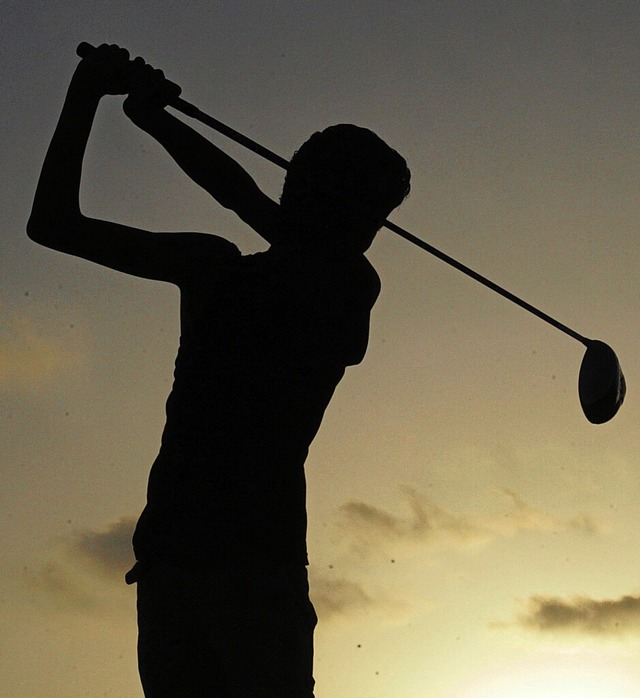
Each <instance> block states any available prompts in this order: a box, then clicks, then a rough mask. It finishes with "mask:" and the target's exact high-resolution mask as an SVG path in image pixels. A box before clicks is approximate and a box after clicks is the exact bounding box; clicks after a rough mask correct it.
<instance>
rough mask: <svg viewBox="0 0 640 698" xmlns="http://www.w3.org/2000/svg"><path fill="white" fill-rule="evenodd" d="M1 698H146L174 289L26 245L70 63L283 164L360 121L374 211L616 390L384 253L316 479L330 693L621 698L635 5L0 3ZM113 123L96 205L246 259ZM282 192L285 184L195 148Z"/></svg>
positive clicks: (634, 624) (119, 119)
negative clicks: (126, 577)
mask: <svg viewBox="0 0 640 698" xmlns="http://www.w3.org/2000/svg"><path fill="white" fill-rule="evenodd" d="M0 9H1V12H0V39H1V40H0V57H1V58H2V66H3V72H2V77H1V80H0V90H1V92H2V104H3V107H4V118H3V125H4V127H3V146H2V158H1V159H0V168H2V182H3V185H2V187H1V189H0V197H1V200H0V225H1V230H2V236H1V237H0V246H1V247H0V391H1V393H0V394H1V396H2V397H1V400H0V437H1V443H2V449H0V530H2V536H1V537H0V558H1V559H2V560H3V564H2V566H1V567H0V695H3V696H7V697H10V698H27V697H28V698H44V697H45V696H46V697H47V698H80V697H81V696H82V697H84V696H105V697H106V696H114V697H115V696H118V697H119V698H141V696H142V691H141V689H140V686H139V681H138V677H137V670H136V663H135V642H136V627H135V590H134V589H133V588H131V587H127V586H125V585H124V584H123V580H122V578H123V574H124V572H125V571H126V570H127V569H128V565H130V563H131V558H132V556H131V552H130V535H131V531H132V527H133V525H134V523H135V520H136V517H137V515H138V514H139V512H140V510H141V509H142V507H143V505H144V499H145V487H146V478H147V475H148V470H149V467H150V464H151V462H152V461H153V458H154V456H155V454H156V452H157V449H158V445H159V438H160V433H161V430H162V426H163V418H164V402H165V400H166V397H167V395H168V392H169V390H170V387H171V378H172V369H173V360H174V357H175V352H176V349H177V343H178V297H177V292H176V290H175V289H174V288H173V287H170V286H168V285H163V284H161V283H157V282H150V281H143V280H139V279H134V278H130V277H127V276H125V275H122V274H119V273H117V272H114V271H109V270H107V269H102V268H99V267H97V266H93V265H91V264H90V263H88V262H85V261H82V260H78V259H74V258H71V257H65V256H64V255H61V254H58V253H55V252H52V251H50V250H46V249H44V248H40V247H38V246H37V245H36V244H35V243H33V242H31V241H30V240H29V239H28V238H27V237H26V234H25V224H26V221H27V219H28V216H29V211H30V207H31V201H32V197H33V192H34V189H35V185H36V181H37V177H38V173H39V169H40V166H41V164H42V160H43V158H44V154H45V151H46V147H47V144H48V141H49V139H50V137H51V134H52V132H53V129H54V127H55V123H56V120H57V117H58V114H59V111H60V107H61V104H62V100H63V98H64V94H65V89H66V86H67V84H68V81H69V79H70V77H71V75H72V73H73V70H74V67H75V65H76V64H77V57H76V56H75V48H76V46H77V44H78V43H79V42H81V41H88V42H90V43H93V44H99V43H102V42H105V41H106V42H109V43H112V42H113V43H119V44H120V45H123V46H126V47H127V48H129V49H130V51H131V52H132V54H133V55H142V56H143V57H145V58H146V59H147V60H148V61H149V62H150V63H152V64H154V65H156V66H158V67H160V68H162V69H163V70H164V71H165V73H166V75H167V77H169V78H170V79H171V80H173V81H175V82H177V83H179V84H180V85H181V86H182V89H183V97H184V98H185V99H187V100H189V101H191V102H194V103H195V104H197V105H198V106H199V107H200V108H202V109H203V110H204V111H207V112H209V113H211V114H212V115H214V116H215V117H217V118H219V119H220V120H222V121H224V122H226V123H228V124H230V125H232V126H233V127H234V128H236V129H238V130H239V131H241V132H244V133H246V134H247V135H249V136H250V137H252V138H254V139H256V140H258V141H259V142H261V143H263V144H264V145H266V146H267V147H269V148H271V149H272V150H274V151H275V152H277V153H279V154H281V155H283V156H285V157H290V156H291V154H292V153H293V152H294V150H295V149H296V148H297V147H298V146H299V145H300V144H301V143H302V142H303V141H304V140H306V138H307V137H308V136H309V135H310V134H311V133H312V132H313V131H316V130H318V129H321V128H323V127H325V126H328V125H330V124H333V123H340V122H350V123H356V124H359V125H362V126H367V127H369V128H371V129H373V130H374V131H376V132H377V133H378V134H379V135H380V136H381V137H382V138H384V139H385V140H386V141H387V142H388V143H389V144H390V145H391V146H392V147H394V148H395V149H397V150H398V151H399V152H401V153H402V154H403V155H405V156H406V158H407V160H408V162H409V165H410V167H411V170H412V193H411V195H410V197H409V199H408V200H407V201H406V202H405V203H404V204H403V205H402V207H401V208H400V209H398V210H397V211H396V212H394V213H393V214H392V216H390V218H391V219H392V220H393V221H394V222H395V223H397V224H398V225H401V226H403V227H405V228H407V229H409V230H410V231H411V232H413V233H414V234H416V235H419V236H421V237H423V238H424V239H426V240H428V241H429V242H430V243H432V244H434V245H436V246H437V247H439V248H441V249H443V250H444V251H445V252H447V253H448V254H450V255H452V256H454V257H456V258H458V259H460V260H461V261H462V262H464V263H465V264H468V265H470V266H471V267H473V268H475V269H477V270H478V271H480V272H481V273H483V274H485V275H487V276H489V277H490V278H492V279H493V280H495V281H496V282H497V283H499V284H501V285H503V286H505V287H507V288H508V289H510V290H511V291H513V292H514V293H516V294H518V295H520V296H522V297H523V298H525V299H527V300H528V301H529V302H531V303H533V304H534V305H536V306H538V307H540V308H541V309H542V310H544V311H545V312H547V313H549V314H551V315H552V316H554V317H557V318H558V319H559V320H560V321H562V322H564V323H565V324H567V325H569V326H571V327H573V328H574V329H575V330H577V331H578V332H580V333H581V334H583V335H585V336H588V337H591V338H596V339H600V340H602V341H605V342H607V343H609V344H610V345H611V346H612V347H613V348H614V349H615V351H616V353H617V355H618V357H619V359H620V362H621V365H622V367H623V369H624V372H625V375H626V378H627V384H628V396H627V400H626V402H625V404H624V405H623V407H622V408H621V410H620V412H619V414H618V415H617V416H616V417H615V418H614V419H613V420H612V421H611V422H609V423H607V424H604V425H599V426H594V425H592V424H590V423H588V422H587V420H586V419H585V417H584V415H583V414H582V412H581V409H580V405H579V402H578V396H577V379H578V371H579V367H580V362H581V360H582V356H583V352H584V347H583V346H582V345H581V344H580V343H579V342H576V341H574V340H573V339H571V338H569V337H567V336H566V335H564V334H562V333H560V332H558V331H557V330H555V329H553V328H552V327H550V326H548V325H547V324H545V323H543V322H541V321H540V320H539V319H537V318H534V317H533V316H531V315H530V314H528V313H526V312H525V311H523V310H522V309H520V308H518V307H516V306H514V305H512V304H511V303H509V302H507V301H506V300H504V299H502V298H500V297H499V296H497V295H496V294H493V293H491V292H490V291H488V290H487V289H484V288H483V287H481V286H479V285H478V284H477V283H475V282H474V281H472V280H469V279H467V278H466V277H464V276H462V275H461V274H460V273H459V272H457V271H455V270H453V269H451V268H450V267H448V266H447V265H445V264H443V263H442V262H441V261H439V260H437V259H435V258H433V257H431V256H430V255H428V254H426V253H425V252H423V251H421V250H419V249H417V248H415V247H414V246H412V245H410V244H409V243H407V242H406V241H404V240H402V239H400V238H398V237H397V236H396V235H394V234H393V233H391V232H389V231H381V232H380V234H379V235H378V238H377V239H376V241H375V243H374V245H373V246H372V248H371V250H370V251H369V252H368V257H369V259H370V261H371V262H372V263H373V264H374V266H375V267H376V269H377V270H378V272H379V274H380V277H381V279H382V285H383V290H382V294H381V296H380V299H379V301H378V303H377V305H376V307H375V309H374V313H373V318H372V330H371V338H370V344H369V350H368V353H367V356H366V358H365V360H364V362H363V363H362V364H361V365H360V366H357V367H353V368H351V369H349V370H348V372H347V375H346V377H345V379H344V380H343V382H342V383H341V384H340V386H339V388H338V390H337V392H336V394H335V397H334V399H333V402H332V404H331V405H330V407H329V409H328V411H327V413H326V416H325V419H324V422H323V425H322V427H321V430H320V433H319V434H318V436H317V438H316V440H315V442H314V444H313V446H312V450H311V453H310V456H309V459H308V462H307V477H308V489H309V491H308V511H309V551H310V558H311V565H310V578H311V585H312V597H313V600H314V603H315V605H316V608H317V611H318V615H319V617H320V623H319V626H318V630H317V633H316V662H315V677H316V681H317V690H316V695H317V697H318V698H353V697H354V696H358V697H360V696H366V697H367V698H397V697H400V696H402V698H577V697H578V696H580V698H605V697H609V696H612V695H615V696H617V698H640V576H639V572H638V570H639V569H640V532H639V527H638V501H639V499H640V458H639V456H638V449H637V438H638V437H637V424H638V421H639V418H640V398H639V397H638V393H637V391H636V386H637V384H638V379H639V376H640V361H639V357H638V351H637V346H638V324H637V318H638V304H639V298H640V295H639V293H638V292H639V290H640V287H639V283H638V277H637V268H638V262H639V261H640V260H639V257H640V253H639V252H638V246H637V243H636V240H637V233H638V225H639V222H638V213H639V208H640V194H639V193H638V187H637V181H638V177H637V174H638V170H639V168H640V151H639V148H638V138H639V136H640V115H639V114H640V110H639V109H638V106H637V102H638V99H637V80H636V76H637V71H638V65H639V64H640V60H639V59H640V48H639V47H640V6H639V5H638V4H637V3H635V2H625V1H622V0H620V1H619V0H612V1H610V2H596V1H586V0H573V1H571V2H568V1H561V0H558V1H554V2H552V1H550V0H537V1H536V2H533V1H524V0H511V1H510V2H506V1H501V2H499V1H497V0H486V1H483V2H473V1H471V0H452V1H451V2H433V1H431V0H420V1H419V2H418V1H406V2H405V1H403V0H399V1H398V2H393V3H391V2H385V1H383V0H376V1H375V2H369V1H364V0H354V1H353V2H349V3H343V2H335V1H333V0H325V1H324V2H322V3H320V2H310V1H308V0H299V1H298V2H295V3H294V2H281V3H269V2H263V1H262V0H254V1H253V2H246V1H244V0H235V2H233V3H232V2H206V3H205V2H194V1H193V0H184V1H183V2H180V3H178V2H171V1H169V0H154V2H148V1H147V0H142V1H140V2H136V3H133V4H132V3H130V2H123V1H122V0H110V1H109V2H103V1H99V2H95V1H93V2H81V1H77V2H55V1H50V2H40V1H33V2H28V3H19V2H14V1H13V0H4V1H3V2H2V4H1V6H0ZM121 102H122V99H121V98H117V97H114V98H109V99H106V100H104V103H103V104H102V105H101V107H100V112H99V115H98V118H97V121H96V125H95V129H94V132H93V134H92V138H91V142H90V146H89V150H88V154H87V158H86V164H85V170H84V181H83V189H82V205H83V209H84V210H85V212H86V213H88V214H90V215H93V216H96V217H103V218H106V219H109V220H116V221H119V222H123V223H127V224H130V225H135V226H138V227H142V228H145V229H149V230H157V231H160V230H175V231H180V230H183V231H191V230H195V231H205V232H214V233H217V234H222V235H225V236H227V237H228V238H229V239H231V240H232V241H233V242H234V243H236V244H237V245H239V246H240V247H241V249H242V250H243V252H246V253H251V252H255V251H257V250H260V249H264V246H263V243H261V242H260V241H259V240H256V239H255V237H254V236H253V235H252V233H251V232H250V231H248V230H246V229H245V228H244V227H243V225H242V224H241V223H240V222H238V221H237V220H235V219H234V218H233V216H232V215H231V214H230V213H229V212H227V211H224V210H222V209H220V208H219V207H218V206H216V204H215V202H212V201H210V200H209V199H208V197H207V196H206V195H205V194H204V193H203V192H202V191H200V190H198V188H197V187H196V186H195V185H194V184H193V183H191V182H189V181H188V180H186V179H185V177H184V176H183V175H182V174H181V173H180V172H179V171H178V169H177V168H176V166H175V165H174V164H173V163H172V162H171V161H170V160H169V158H168V156H166V154H164V153H163V152H162V151H161V149H160V148H159V147H158V146H157V144H155V143H154V142H153V141H151V140H150V139H149V138H148V137H147V136H146V135H145V134H143V133H142V132H140V131H138V130H136V128H135V127H134V126H133V125H132V124H131V123H129V122H128V121H127V119H126V117H125V116H124V115H123V113H122V109H121ZM202 132H203V133H206V134H207V135H210V136H211V138H212V139H214V140H215V142H216V143H217V144H219V145H221V146H224V147H225V148H227V151H228V152H230V153H231V154H232V155H234V156H235V157H237V158H238V160H239V161H240V162H241V163H242V164H243V165H244V166H245V167H246V168H247V169H248V170H249V171H250V172H251V174H252V175H253V176H254V177H255V179H256V180H257V181H258V182H259V183H260V185H261V186H262V187H263V188H264V190H265V191H266V192H267V193H269V194H270V195H272V196H277V195H278V193H279V188H280V187H281V184H282V173H281V172H280V171H278V170H277V169H276V168H275V167H274V166H273V165H270V164H268V163H265V162H262V161H260V160H259V159H258V158H257V157H256V156H255V155H253V154H250V153H246V152H245V151H243V150H242V149H240V148H239V147H237V146H234V145H230V144H228V142H226V141H225V139H224V138H223V137H220V136H218V135H217V134H213V133H209V132H207V131H206V129H203V130H202Z"/></svg>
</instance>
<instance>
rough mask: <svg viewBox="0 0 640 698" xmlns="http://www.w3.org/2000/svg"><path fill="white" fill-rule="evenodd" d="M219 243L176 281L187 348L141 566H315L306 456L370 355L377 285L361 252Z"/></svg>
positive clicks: (139, 539)
mask: <svg viewBox="0 0 640 698" xmlns="http://www.w3.org/2000/svg"><path fill="white" fill-rule="evenodd" d="M210 237H211V243H210V254H204V255H202V254H200V255H198V259H191V260H189V259H185V260H184V265H183V269H184V272H183V273H182V274H181V278H179V279H178V280H177V281H176V283H178V285H179V287H180V292H181V310H180V312H181V337H180V347H179V351H178V356H177V359H176V363H175V372H174V383H173V387H172V391H171V393H170V395H169V398H168V400H167V406H166V414H167V422H166V426H165V428H164V431H163V436H162V447H161V449H160V453H159V455H158V457H157V459H156V461H155V462H154V464H153V467H152V469H151V474H150V478H149V485H148V492H147V505H146V507H145V509H144V511H143V513H142V515H141V517H140V520H139V522H138V525H137V527H136V531H135V534H134V541H133V542H134V550H135V553H136V557H137V559H138V560H145V561H146V560H151V561H152V560H157V559H160V558H164V559H172V560H175V561H181V562H183V563H184V564H200V565H201V564H209V565H215V564H217V563H227V562H229V561H234V560H240V559H247V560H248V559H251V560H256V559H260V560H265V561H267V560H268V561H273V562H294V563H302V564H306V562H307V553H306V528H307V516H306V502H305V500H306V493H305V490H306V485H305V474H304V463H305V459H306V457H307V454H308V450H309V446H310V444H311V442H312V440H313V438H314V436H315V435H316V433H317V431H318V428H319V427H320V423H321V421H322V417H323V415H324V412H325V409H326V407H327V405H328V403H329V401H330V399H331V397H332V395H333V393H334V390H335V388H336V386H337V384H338V383H339V381H340V379H341V378H342V377H343V375H344V371H345V367H346V366H349V365H353V364H356V363H359V362H360V361H361V360H362V358H363V356H364V352H365V350H366V346H367V341H368V331H369V315H370V311H371V308H372V306H373V304H374V302H375V300H376V298H377V296H378V293H379V290H380V282H379V279H378V276H377V274H376V272H375V270H374V269H373V267H372V266H371V265H370V264H369V262H368V261H367V260H366V258H365V257H364V256H363V255H356V254H352V255H347V254H345V253H342V254H341V253H340V252H339V251H338V250H333V251H331V250H319V249H316V248H309V247H307V248H300V249H282V248H277V247H272V248H271V249H270V250H268V251H267V252H263V253H258V254H255V255H248V256H242V255H241V254H240V252H239V251H238V249H237V248H236V247H235V246H234V245H232V244H231V243H229V242H227V241H224V240H222V239H221V238H217V237H215V236H210Z"/></svg>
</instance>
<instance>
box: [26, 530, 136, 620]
mask: <svg viewBox="0 0 640 698" xmlns="http://www.w3.org/2000/svg"><path fill="white" fill-rule="evenodd" d="M134 525H135V519H134V518H132V517H125V518H121V519H118V520H117V521H114V522H113V523H111V524H109V525H108V526H107V527H106V528H104V529H102V530H99V531H95V530H87V531H80V532H76V533H74V534H72V535H71V536H69V537H68V538H65V539H62V540H58V541H56V542H55V543H54V544H53V546H52V551H51V557H50V559H49V561H48V562H47V564H46V565H44V566H43V567H41V568H38V569H35V570H31V569H27V570H25V575H26V582H27V583H26V586H25V592H26V593H27V595H28V597H29V600H30V602H32V603H37V604H44V605H45V606H46V608H47V609H48V610H51V611H56V612H79V613H95V612H99V611H101V610H102V609H104V608H105V607H109V608H113V604H114V600H117V599H122V598H123V592H124V591H125V584H124V574H125V572H126V571H127V570H128V569H129V567H131V565H132V564H133V554H132V551H131V536H132V534H133V527H134ZM116 602H117V601H116Z"/></svg>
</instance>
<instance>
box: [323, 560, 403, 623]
mask: <svg viewBox="0 0 640 698" xmlns="http://www.w3.org/2000/svg"><path fill="white" fill-rule="evenodd" d="M309 581H310V587H311V600H312V601H313V605H314V607H315V609H316V613H317V614H318V616H319V617H320V618H321V619H322V620H323V621H326V620H333V619H335V618H345V617H352V616H356V615H360V614H365V613H366V614H369V613H372V612H373V613H382V614H384V615H385V616H395V615H398V614H400V613H403V612H404V611H406V610H407V604H406V603H405V602H403V601H398V600H394V599H391V598H389V597H388V596H385V595H384V594H382V593H375V594H374V593H372V592H369V591H366V590H365V588H364V586H363V585H362V584H361V583H360V582H356V581H354V580H352V579H347V578H345V577H338V576H333V575H328V574H326V573H323V572H320V571H319V570H318V569H317V568H314V567H311V568H310V570H309Z"/></svg>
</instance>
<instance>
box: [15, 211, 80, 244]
mask: <svg viewBox="0 0 640 698" xmlns="http://www.w3.org/2000/svg"><path fill="white" fill-rule="evenodd" d="M77 224H78V220H77V219H76V217H74V216H64V217H59V216H53V215H52V216H49V215H43V214H40V213H38V212H35V211H34V212H32V213H31V216H30V217H29V220H28V221H27V236H28V237H29V238H30V239H31V240H33V241H34V242H37V243H38V244H39V245H44V246H45V247H51V248H53V249H60V248H62V247H63V246H64V242H65V239H66V238H68V237H69V236H70V235H73V231H74V230H75V229H76V228H77Z"/></svg>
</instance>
